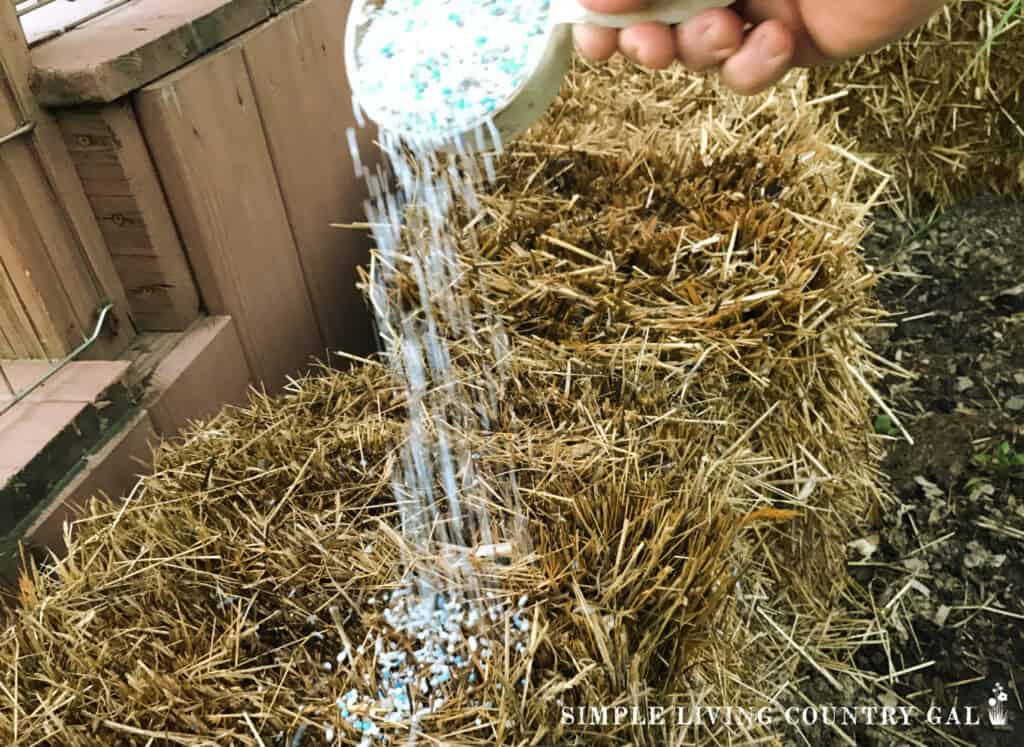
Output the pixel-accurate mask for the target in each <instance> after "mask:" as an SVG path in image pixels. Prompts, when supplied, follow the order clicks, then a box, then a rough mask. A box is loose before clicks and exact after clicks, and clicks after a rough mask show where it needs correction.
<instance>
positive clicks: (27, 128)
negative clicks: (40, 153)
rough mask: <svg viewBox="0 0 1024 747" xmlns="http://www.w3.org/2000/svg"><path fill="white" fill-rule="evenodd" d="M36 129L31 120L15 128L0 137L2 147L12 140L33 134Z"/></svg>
mask: <svg viewBox="0 0 1024 747" xmlns="http://www.w3.org/2000/svg"><path fill="white" fill-rule="evenodd" d="M35 128H36V123H35V122H33V121H32V120H29V121H28V122H26V123H25V124H23V125H20V126H19V127H15V128H14V129H13V130H11V131H10V132H8V133H7V134H6V135H4V136H2V137H0V145H3V144H4V143H6V142H9V141H11V140H14V139H15V138H18V137H21V136H22V135H27V134H28V133H30V132H32V130H34V129H35Z"/></svg>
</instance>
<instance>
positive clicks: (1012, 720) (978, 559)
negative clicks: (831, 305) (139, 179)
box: [850, 197, 1024, 747]
mask: <svg viewBox="0 0 1024 747" xmlns="http://www.w3.org/2000/svg"><path fill="white" fill-rule="evenodd" d="M875 221H876V228H875V230H874V231H873V233H872V234H871V236H869V238H868V239H867V241H866V246H865V250H866V254H867V257H868V261H869V262H870V263H871V264H872V265H873V266H874V267H875V268H876V269H880V270H883V271H885V272H886V275H885V277H884V279H883V280H882V282H881V283H880V284H879V286H878V288H877V294H878V298H879V300H880V301H881V303H882V305H883V306H884V307H885V308H886V310H887V311H889V312H890V313H891V314H893V315H894V316H893V317H892V318H891V319H890V320H888V321H889V324H890V326H888V327H886V328H883V329H881V330H879V331H878V334H877V335H876V337H875V339H873V340H872V344H873V348H874V349H875V350H876V351H877V352H878V353H879V354H880V355H881V356H883V357H884V358H886V359H888V360H890V361H894V362H896V363H898V364H899V365H900V366H902V367H903V368H904V369H906V371H907V372H909V373H910V374H911V375H912V376H911V377H910V378H909V379H908V378H902V377H900V376H898V375H894V376H891V377H888V378H887V379H886V380H885V382H884V384H883V386H882V387H881V393H882V395H883V397H884V398H885V400H886V401H887V402H888V403H890V405H891V407H892V408H893V410H894V414H895V415H896V421H894V420H893V419H892V418H890V417H888V416H887V415H886V414H885V413H884V412H882V411H881V410H879V412H878V418H877V420H876V423H875V428H876V431H878V432H879V433H881V434H885V435H887V436H890V437H891V440H890V442H889V444H888V449H887V459H886V462H885V465H884V470H885V473H886V475H887V477H888V478H889V480H890V481H891V487H892V492H893V494H894V495H895V497H896V499H897V502H896V503H895V504H894V505H886V506H884V507H882V510H881V511H880V512H879V516H878V522H877V530H876V532H875V533H874V534H871V535H869V536H867V537H865V538H863V539H862V540H860V541H858V542H856V543H854V544H853V545H852V546H851V548H850V559H851V562H852V563H853V573H854V575H855V577H856V578H857V579H858V580H859V581H860V582H861V583H862V584H864V586H865V587H866V588H867V589H868V590H870V592H871V594H872V597H873V599H874V600H875V602H876V604H877V605H878V606H879V607H880V608H881V607H885V606H886V605H889V609H888V611H887V612H886V614H889V615H891V618H890V621H891V623H892V629H893V630H894V631H895V632H894V633H893V636H892V641H891V647H890V651H889V652H888V653H886V652H885V651H884V650H883V649H882V648H880V647H872V648H870V649H865V651H864V653H863V656H862V659H861V660H860V661H859V662H858V663H859V664H860V666H861V667H863V668H865V669H869V670H871V671H875V672H879V673H882V674H887V673H889V672H894V671H897V672H898V671H903V670H906V669H909V668H911V667H915V666H918V665H923V664H927V663H928V662H931V663H930V664H927V666H923V667H922V668H921V669H919V670H917V671H915V672H913V673H910V674H908V675H906V676H904V677H901V678H900V683H901V684H899V685H898V686H897V687H895V692H896V694H897V695H898V696H899V697H901V698H906V699H907V700H909V701H910V702H912V703H914V704H915V705H917V706H918V707H919V708H921V709H922V710H926V709H928V708H929V707H930V706H933V705H938V706H942V707H947V706H953V705H956V706H958V707H963V706H975V707H976V709H977V715H978V716H979V719H980V725H976V726H962V727H960V728H957V727H956V726H943V727H942V728H940V729H933V730H926V731H925V732H924V736H921V735H918V736H917V737H916V739H919V740H921V741H920V742H918V743H923V744H929V745H930V744H945V743H947V742H950V743H960V744H963V743H966V744H977V745H980V746H981V747H990V746H991V747H994V746H996V745H998V746H1005V747H1010V746H1011V745H1014V746H1017V745H1024V706H1022V699H1024V203H1021V202H1013V201H1007V200H1002V199H997V198H994V197H980V198H978V199H976V200H973V201H971V202H969V203H966V204H963V205H961V206H959V207H957V208H955V209H952V210H949V211H947V212H945V213H942V214H939V215H937V216H934V217H933V218H932V219H930V220H925V221H921V222H919V223H917V224H916V225H907V224H905V223H901V222H900V221H898V220H896V219H894V218H893V217H891V216H886V215H878V216H876V217H875ZM897 421H898V423H901V424H902V425H903V426H904V427H905V428H906V430H907V432H908V433H909V435H910V436H911V438H912V439H913V441H914V443H913V444H912V445H911V444H909V443H907V441H906V440H905V439H904V438H902V436H901V433H900V430H899V427H898V424H897ZM897 597H898V598H897ZM999 689H1001V690H1002V691H1003V692H1005V693H1006V695H1005V698H1006V699H1005V700H1004V701H1002V705H1003V706H1004V707H1005V708H1006V710H1007V714H1008V721H1009V723H1008V725H1007V726H1006V727H1003V728H997V727H994V726H993V725H992V724H991V722H990V720H989V717H988V709H989V699H990V698H994V697H995V695H997V694H998V690H999ZM993 690H996V691H997V692H996V693H993ZM997 702H999V701H997ZM864 736H865V737H866V738H865V740H864V742H863V743H864V744H869V743H879V744H904V743H908V744H912V743H914V742H910V741H907V742H903V741H900V740H899V739H896V740H895V741H893V739H892V738H889V739H886V738H881V737H879V736H878V735H875V736H873V737H872V736H871V735H864ZM908 736H909V735H908ZM956 740H963V741H962V742H958V741H956ZM860 743H862V742H861V740H860V738H858V744H860Z"/></svg>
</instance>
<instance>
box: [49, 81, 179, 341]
mask: <svg viewBox="0 0 1024 747" xmlns="http://www.w3.org/2000/svg"><path fill="white" fill-rule="evenodd" d="M57 121H58V123H59V124H60V128H61V132H62V133H63V135H64V141H65V143H66V144H67V148H68V151H69V152H70V153H71V158H72V160H73V161H74V163H75V168H76V169H77V171H78V175H79V177H80V178H81V180H82V186H83V187H84V189H85V194H86V196H87V197H88V199H89V204H90V205H91V207H92V211H93V215H94V216H95V217H96V220H97V222H98V224H99V226H100V230H101V232H102V234H103V238H104V239H105V241H106V244H107V248H108V249H109V250H110V255H111V257H112V259H113V262H114V267H115V268H116V269H117V274H118V276H119V277H120V279H121V283H122V284H123V285H124V288H125V292H126V294H127V296H128V303H129V306H130V308H131V312H132V319H133V320H134V321H135V325H136V327H137V328H138V329H139V330H141V331H173V330H183V329H185V328H186V327H188V325H189V324H191V323H192V321H194V320H195V319H196V318H197V316H198V314H199V295H198V293H197V291H196V288H195V283H194V282H193V280H192V273H191V271H190V270H189V266H188V260H187V259H186V257H185V251H184V249H183V248H182V246H181V241H180V240H179V239H178V232H177V229H176V228H175V226H174V221H173V220H172V218H171V214H170V210H169V208H168V207H167V201H166V198H165V197H164V193H163V188H162V187H161V186H160V180H159V177H158V176H157V173H156V168H155V166H154V165H153V161H152V159H151V158H150V155H149V151H148V150H147V148H146V143H145V140H143V137H142V131H141V130H140V129H139V126H138V122H137V121H136V120H135V112H134V110H133V109H132V106H131V102H130V101H129V100H128V99H119V100H118V101H115V102H113V103H111V104H105V105H100V106H85V107H75V108H72V109H61V110H58V112H57ZM112 192H117V193H118V194H117V196H111V193H112Z"/></svg>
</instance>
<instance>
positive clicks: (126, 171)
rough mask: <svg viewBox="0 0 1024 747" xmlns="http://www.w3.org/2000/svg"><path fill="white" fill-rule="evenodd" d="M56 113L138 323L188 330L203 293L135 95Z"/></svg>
mask: <svg viewBox="0 0 1024 747" xmlns="http://www.w3.org/2000/svg"><path fill="white" fill-rule="evenodd" d="M0 1H2V0H0ZM56 115H57V122H58V124H59V125H60V129H61V133H62V134H63V135H64V141H65V143H66V144H67V148H68V151H69V152H70V153H71V158H72V160H74V162H75V168H76V169H77V170H78V176H79V178H80V179H81V180H82V186H83V187H84V188H85V193H86V196H87V197H88V199H89V203H90V205H91V206H92V210H93V214H94V215H95V216H96V220H97V221H98V223H99V226H100V230H101V231H102V232H103V238H104V239H106V242H107V248H108V249H109V250H110V255H111V257H112V259H113V261H114V266H115V267H116V268H117V273H118V276H119V277H120V278H121V282H122V284H123V285H124V288H125V292H126V293H127V295H128V303H129V304H130V308H131V315H132V320H133V321H134V322H135V326H136V327H137V328H138V329H139V331H140V332H142V331H147V332H153V331H156V332H169V331H180V330H184V329H187V328H188V326H189V325H190V324H191V323H192V322H193V321H194V320H195V319H196V317H197V316H198V315H199V295H198V293H197V292H196V288H195V284H194V283H193V281H192V273H191V271H190V270H189V267H188V260H187V259H186V258H185V250H184V249H183V248H182V246H181V241H179V239H178V232H177V229H176V228H175V226H174V221H173V220H172V219H171V213H170V210H169V209H168V207H167V201H166V199H165V198H164V193H163V189H162V188H161V186H160V180H159V177H158V176H157V173H156V168H155V167H154V166H153V161H152V159H151V158H150V156H149V151H148V150H147V149H146V143H145V141H144V140H143V138H142V132H141V131H140V130H139V125H138V122H137V121H136V120H135V112H134V111H133V110H132V105H131V101H130V99H129V97H125V98H123V99H119V100H117V101H115V102H113V103H110V104H103V105H100V106H77V107H72V108H67V109H59V110H57V112H56Z"/></svg>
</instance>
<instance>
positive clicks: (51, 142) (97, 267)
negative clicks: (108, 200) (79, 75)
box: [0, 3, 134, 357]
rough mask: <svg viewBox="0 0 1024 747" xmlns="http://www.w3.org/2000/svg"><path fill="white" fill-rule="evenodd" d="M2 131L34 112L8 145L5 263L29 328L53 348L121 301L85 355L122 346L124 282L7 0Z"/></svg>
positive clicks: (67, 343) (1, 257)
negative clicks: (39, 90)
mask: <svg viewBox="0 0 1024 747" xmlns="http://www.w3.org/2000/svg"><path fill="white" fill-rule="evenodd" d="M0 62H2V65H0V132H2V133H6V132H8V131H10V130H12V129H14V128H15V127H17V126H18V125H19V124H21V123H23V122H27V121H31V122H34V123H35V129H34V130H33V131H32V133H31V134H30V135H27V136H23V137H20V138H18V139H16V140H13V141H10V142H7V143H5V144H4V145H2V146H0V205H4V207H5V211H4V217H3V219H2V220H3V223H4V227H3V228H2V229H0V245H2V247H3V248H2V250H0V263H2V264H3V265H4V268H5V272H6V274H7V279H8V280H9V284H10V285H11V286H12V287H13V296H9V297H8V300H7V303H8V304H15V305H17V304H20V305H21V307H22V309H23V310H24V312H25V315H26V316H27V317H28V319H30V320H31V325H30V328H24V329H21V330H20V332H19V336H20V337H22V338H27V337H30V336H34V337H36V338H38V341H39V347H41V348H42V350H43V351H44V353H45V354H46V355H49V356H60V355H64V354H65V353H67V352H69V351H70V349H72V348H73V347H75V346H77V345H78V343H80V342H81V341H82V339H83V337H84V336H85V334H87V332H91V329H92V325H93V324H94V322H95V318H96V314H97V312H98V311H99V309H100V307H101V306H102V305H103V304H104V303H107V302H111V303H113V304H114V306H115V311H114V314H113V315H112V317H111V321H112V323H111V325H110V326H109V327H108V329H107V334H105V335H104V336H103V337H101V338H100V340H99V341H98V342H97V343H96V344H95V345H94V346H93V347H91V348H90V349H89V351H88V352H87V354H86V355H87V356H90V357H103V356H114V355H116V354H117V353H119V352H120V351H122V350H123V349H124V348H125V347H126V346H127V345H128V344H129V343H130V342H131V339H132V337H133V336H134V328H133V326H132V324H131V320H130V318H129V317H128V316H127V300H126V298H125V293H124V288H123V286H122V285H121V283H120V281H119V280H118V277H117V272H116V270H115V269H114V265H113V262H112V260H111V258H110V255H109V253H108V251H107V248H106V244H105V242H104V240H103V236H102V234H101V232H100V229H99V226H98V225H97V224H96V219H95V217H94V216H93V214H92V210H91V208H90V207H89V203H88V200H87V199H86V197H85V192H84V191H83V189H82V185H81V183H80V182H79V180H78V176H77V174H76V173H75V170H74V167H73V165H72V163H71V158H70V155H69V154H68V152H67V149H66V148H65V146H64V141H63V139H62V138H61V135H60V132H59V130H58V128H57V125H56V122H55V121H54V119H53V117H52V116H51V115H50V113H49V112H48V111H46V110H44V109H43V108H42V107H40V106H39V104H38V102H37V101H36V100H35V98H34V97H33V95H32V93H31V91H30V90H29V82H28V75H29V69H30V65H29V61H28V47H27V45H26V44H25V39H24V36H23V35H22V33H21V26H20V24H19V23H18V20H17V18H16V16H15V14H14V8H13V6H12V5H10V4H9V3H0Z"/></svg>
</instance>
